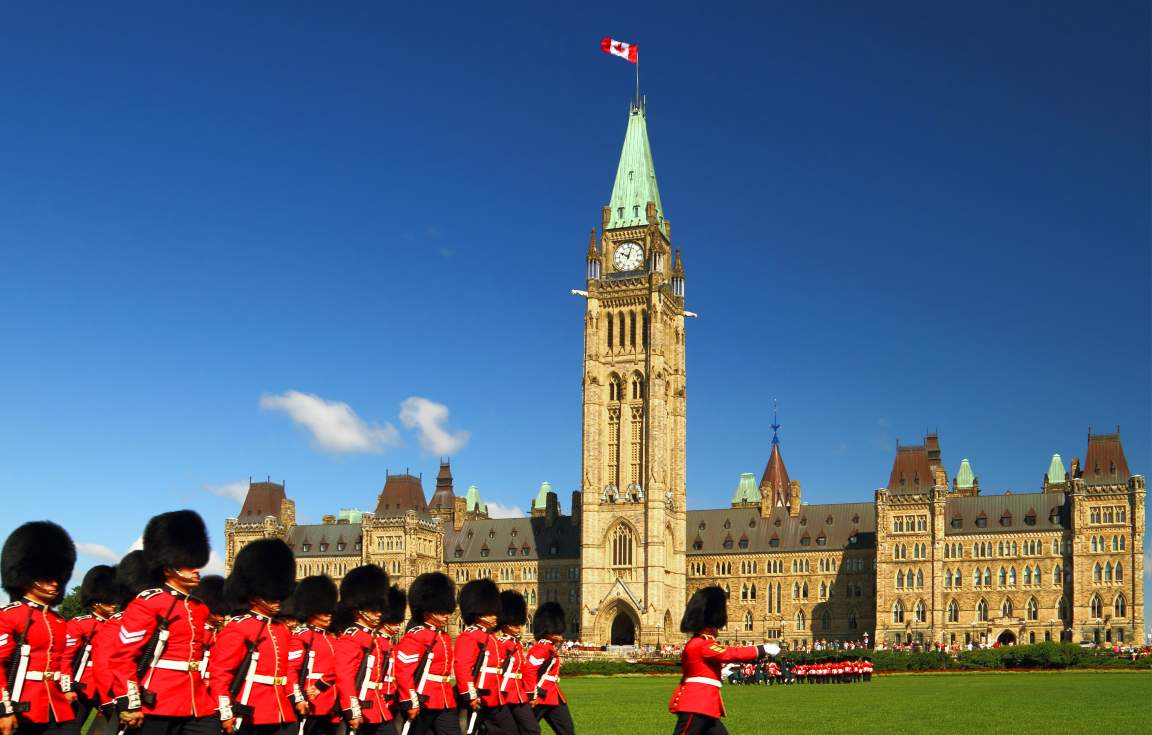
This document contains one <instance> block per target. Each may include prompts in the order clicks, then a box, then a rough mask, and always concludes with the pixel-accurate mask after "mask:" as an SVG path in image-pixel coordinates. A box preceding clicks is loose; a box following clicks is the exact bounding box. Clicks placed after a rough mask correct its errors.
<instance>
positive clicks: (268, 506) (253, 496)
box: [238, 481, 284, 523]
mask: <svg viewBox="0 0 1152 735" xmlns="http://www.w3.org/2000/svg"><path fill="white" fill-rule="evenodd" d="M283 501H284V486H283V485H279V484H277V483H275V482H251V481H249V483H248V494H247V495H246V496H244V505H243V506H241V508H240V515H239V516H238V519H239V520H240V521H242V522H245V523H255V522H259V521H263V520H264V519H265V518H267V517H268V516H279V515H280V503H282V502H283Z"/></svg>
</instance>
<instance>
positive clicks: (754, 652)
mask: <svg viewBox="0 0 1152 735" xmlns="http://www.w3.org/2000/svg"><path fill="white" fill-rule="evenodd" d="M727 624H728V599H727V597H726V596H725V594H724V590H722V589H720V588H719V587H705V588H703V589H700V590H697V591H696V593H695V594H693V595H692V599H690V600H689V601H688V606H687V607H686V608H685V609H684V617H683V618H682V619H681V620H680V632H682V633H690V634H691V635H692V638H691V639H690V640H689V641H688V642H687V643H686V644H685V645H684V652H683V654H681V658H680V666H681V670H682V672H683V675H682V677H681V679H680V685H679V686H678V687H676V691H675V693H673V695H672V701H671V702H670V703H669V705H668V709H669V711H670V712H672V713H673V714H675V715H676V729H675V730H673V735H705V734H707V735H727V733H728V730H727V729H725V727H724V725H723V723H721V722H720V718H721V717H723V716H724V702H723V701H722V700H721V698H720V668H721V667H722V666H723V665H724V664H726V663H745V662H750V661H758V660H760V659H763V658H765V657H767V656H775V655H776V654H777V653H779V652H780V646H778V645H776V644H775V643H764V644H761V645H759V646H722V645H720V644H719V643H717V642H716V634H717V633H718V632H719V630H720V629H721V628H723V627H724V626H725V625H727Z"/></svg>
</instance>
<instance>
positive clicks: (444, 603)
mask: <svg viewBox="0 0 1152 735" xmlns="http://www.w3.org/2000/svg"><path fill="white" fill-rule="evenodd" d="M408 609H409V610H411V611H412V620H413V622H415V623H423V622H424V616H425V615H426V614H428V613H450V612H455V611H456V585H455V583H453V582H452V580H451V579H449V578H448V575H446V574H442V573H440V572H426V573H424V574H421V575H420V576H419V577H417V578H416V579H415V581H413V582H412V586H411V587H409V588H408Z"/></svg>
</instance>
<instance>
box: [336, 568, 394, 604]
mask: <svg viewBox="0 0 1152 735" xmlns="http://www.w3.org/2000/svg"><path fill="white" fill-rule="evenodd" d="M340 604H341V606H343V607H345V608H347V609H348V610H377V611H380V612H383V611H384V609H385V608H387V607H388V572H386V571H384V570H383V569H381V568H380V567H378V566H377V565H375V564H365V565H363V566H359V567H356V568H355V569H353V570H352V571H350V572H348V574H346V575H344V579H342V580H341V581H340Z"/></svg>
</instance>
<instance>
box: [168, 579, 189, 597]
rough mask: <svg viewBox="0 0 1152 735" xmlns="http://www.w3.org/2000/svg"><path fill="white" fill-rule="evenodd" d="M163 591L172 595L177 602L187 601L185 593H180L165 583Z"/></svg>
mask: <svg viewBox="0 0 1152 735" xmlns="http://www.w3.org/2000/svg"><path fill="white" fill-rule="evenodd" d="M164 591H165V592H167V593H168V594H170V595H173V596H174V597H175V598H176V599H177V600H187V599H188V597H189V595H188V593H187V592H181V591H180V590H178V589H176V588H175V587H173V586H172V585H170V584H168V583H167V582H165V583H164Z"/></svg>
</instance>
